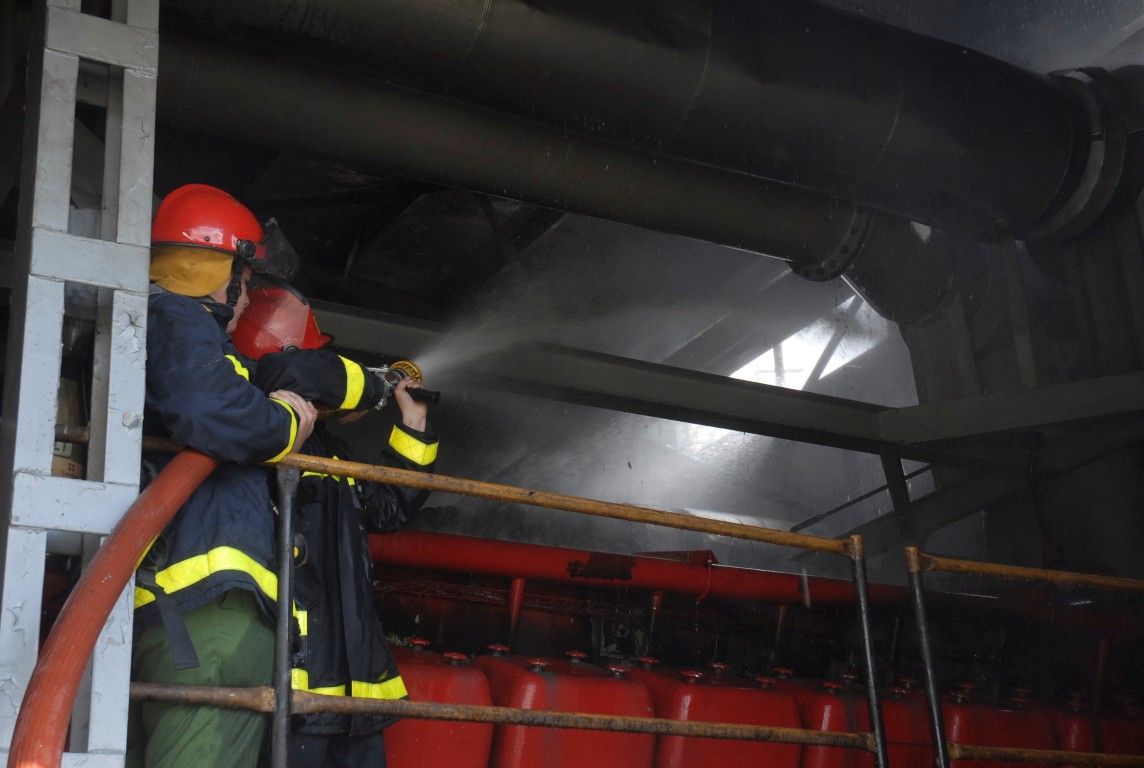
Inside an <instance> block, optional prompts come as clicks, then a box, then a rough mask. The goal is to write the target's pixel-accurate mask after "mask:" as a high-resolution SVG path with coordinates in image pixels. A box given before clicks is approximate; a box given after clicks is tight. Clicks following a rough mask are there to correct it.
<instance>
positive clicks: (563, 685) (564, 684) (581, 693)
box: [474, 652, 655, 768]
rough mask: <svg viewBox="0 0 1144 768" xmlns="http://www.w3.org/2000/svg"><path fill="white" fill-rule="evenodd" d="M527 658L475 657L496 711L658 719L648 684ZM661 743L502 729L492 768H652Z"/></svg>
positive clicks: (578, 658) (578, 661)
mask: <svg viewBox="0 0 1144 768" xmlns="http://www.w3.org/2000/svg"><path fill="white" fill-rule="evenodd" d="M583 658H584V654H582V653H578V652H572V655H571V660H568V661H565V660H563V659H541V658H529V657H525V656H508V655H503V656H502V655H495V656H494V655H490V656H479V657H477V659H476V661H475V662H474V665H475V666H476V667H477V668H478V669H480V670H481V671H482V672H484V673H485V675H486V676H487V677H488V680H489V686H490V689H491V691H492V697H493V703H494V704H496V705H498V706H505V707H516V708H519V709H539V710H550V711H557V712H590V713H593V714H601V715H621V716H629V717H653V716H654V714H653V713H654V711H653V709H652V703H651V696H650V695H649V694H648V691H647V688H645V687H644V686H643V684H641V683H639V682H637V681H635V680H629V679H625V678H623V677H622V676H621V675H622V673H621V672H619V671H617V672H615V673H614V674H609V673H607V672H605V671H603V670H601V669H599V668H598V667H596V666H593V665H591V664H586V663H584V662H583V660H582V659H583ZM654 753H655V737H654V736H652V735H650V734H642V733H607V732H601V731H582V730H572V729H566V728H539V727H534V726H520V725H509V726H500V727H498V728H497V729H496V734H495V736H494V738H493V751H492V761H491V762H490V763H489V765H490V768H581V767H582V766H584V765H588V764H590V765H591V766H592V768H650V767H651V764H652V757H653V755H654Z"/></svg>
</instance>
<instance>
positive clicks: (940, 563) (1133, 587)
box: [905, 547, 1144, 768]
mask: <svg viewBox="0 0 1144 768" xmlns="http://www.w3.org/2000/svg"><path fill="white" fill-rule="evenodd" d="M905 555H906V568H907V571H908V572H909V580H910V596H911V599H912V601H913V607H914V618H915V620H916V621H917V628H918V644H919V646H920V650H921V657H922V668H923V673H924V677H925V687H926V703H927V708H928V710H929V721H930V734H931V737H932V738H933V745H934V761H935V765H936V766H937V768H949V766H950V760H993V761H1000V762H1014V763H1041V764H1065V765H1078V766H1080V765H1083V766H1105V765H1109V766H1112V765H1116V766H1121V765H1135V766H1144V755H1115V754H1110V753H1103V752H1069V751H1065V750H1047V749H1025V748H1019V747H992V746H981V745H973V744H960V743H955V742H947V741H946V735H945V723H944V717H943V715H942V708H941V696H940V694H939V692H938V690H937V677H936V674H935V671H934V663H933V648H932V642H931V635H930V627H929V622H928V621H927V619H926V607H925V585H924V584H923V582H922V573H923V572H925V571H939V572H944V573H958V574H968V575H974V576H983V577H990V578H1000V579H1010V580H1015V581H1032V582H1040V583H1046V584H1056V585H1060V586H1084V587H1095V588H1098V589H1112V590H1123V591H1132V592H1141V593H1144V581H1139V580H1136V579H1125V578H1120V577H1116V576H1100V575H1096V574H1089V573H1072V572H1068V571H1054V570H1048V569H1044V568H1028V567H1023V566H1016V565H1002V564H999V563H985V562H980V561H977V560H959V559H956V558H950V557H938V556H937V555H930V554H927V553H924V552H922V551H920V550H919V549H918V548H917V547H906V549H905Z"/></svg>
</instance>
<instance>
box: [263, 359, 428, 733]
mask: <svg viewBox="0 0 1144 768" xmlns="http://www.w3.org/2000/svg"><path fill="white" fill-rule="evenodd" d="M339 359H340V360H342V361H344V363H345V366H346V368H347V369H348V367H349V366H350V365H351V363H352V361H345V359H344V358H338V357H337V356H336V355H334V354H333V353H332V352H329V351H326V350H301V351H299V350H292V351H289V352H283V353H278V354H274V355H267V356H266V357H263V358H262V360H261V361H260V363H259V369H258V373H257V375H256V377H255V380H256V382H257V383H258V384H259V385H260V386H261V387H263V388H265V389H266V390H267V391H272V390H274V389H291V390H293V391H296V392H298V393H299V394H301V395H303V396H304V397H307V398H308V399H310V400H313V401H315V402H318V403H321V404H323V405H332V406H335V407H336V406H337V405H338V403H339V402H341V399H342V396H343V394H344V392H343V391H342V384H341V382H340V379H339V377H338V375H337V371H338V370H339V369H340V368H342V366H340V365H338V364H337V361H338V360H339ZM352 365H356V363H352ZM348 378H350V379H353V378H355V377H354V376H352V375H351V376H350V377H348ZM377 386H378V383H377V381H376V379H374V377H372V376H370V375H368V374H367V375H366V376H365V386H364V388H363V393H362V397H361V399H360V407H369V406H371V405H373V404H375V403H377V402H378V400H379V399H380V396H381V392H380V388H378V389H376V390H375V389H374V388H375V387H377ZM388 438H389V439H388V442H387V444H386V446H385V449H384V453H383V458H382V463H384V464H386V465H388V466H393V467H399V468H403V469H412V470H422V471H432V468H433V465H434V462H435V461H436V457H437V438H436V436H435V435H433V434H432V433H431V432H417V431H415V430H412V429H409V428H407V427H404V426H402V425H394V426H393V427H392V430H391V431H390V433H389V436H388ZM302 453H307V454H311V455H319V456H327V457H336V458H343V459H348V458H351V457H350V456H348V455H347V451H346V449H345V446H344V445H343V444H341V443H340V441H337V440H336V439H335V438H334V437H333V436H332V435H330V434H329V433H328V432H327V431H326V430H325V429H324V427H323V426H322V425H321V424H319V425H318V427H317V428H316V429H315V431H314V435H313V436H312V437H311V438H310V440H308V441H307V442H306V444H305V445H304V446H303V447H302ZM427 496H428V492H427V491H421V490H417V489H413V488H405V487H401V486H390V485H384V484H379V483H367V482H359V481H356V480H354V479H353V478H345V477H337V476H332V475H323V474H318V473H314V472H305V473H303V475H302V479H301V483H300V485H299V490H298V497H297V501H296V503H295V516H294V534H295V539H294V543H295V547H294V552H295V562H294V600H295V602H296V603H297V604H298V608H299V610H300V611H303V612H304V617H303V618H304V621H305V623H306V631H305V632H303V633H302V636H301V637H300V639H299V642H298V645H297V647H296V649H295V657H294V669H293V671H292V677H293V684H294V688H295V689H296V690H306V691H311V692H314V693H321V694H327V695H336V696H359V697H367V698H380V699H397V698H404V697H405V696H406V690H405V683H404V682H403V681H402V679H401V676H400V674H399V673H398V670H397V667H396V665H395V664H394V662H393V658H392V656H391V655H390V653H389V650H388V648H387V647H386V645H385V641H384V635H383V631H382V626H381V622H380V620H379V618H378V615H377V613H376V611H375V610H374V607H373V563H372V560H371V559H370V554H369V545H368V539H367V534H368V533H371V532H373V533H383V532H387V531H395V530H397V529H399V528H401V527H402V526H403V525H405V523H406V522H408V521H409V519H410V517H411V516H412V515H413V514H415V513H416V512H417V510H419V509H420V508H421V505H422V504H423V503H424V502H425V499H426V497H427ZM299 721H300V728H299V730H301V731H302V732H304V733H313V734H321V733H330V734H333V733H349V734H353V735H362V734H368V733H374V732H376V731H378V730H380V729H381V728H383V727H384V726H385V725H386V724H387V722H388V721H387V720H386V719H385V718H380V717H369V716H352V717H351V716H348V715H337V714H326V713H315V714H310V715H305V716H300V718H299Z"/></svg>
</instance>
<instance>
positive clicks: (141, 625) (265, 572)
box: [130, 184, 316, 768]
mask: <svg viewBox="0 0 1144 768" xmlns="http://www.w3.org/2000/svg"><path fill="white" fill-rule="evenodd" d="M151 241H152V242H151V267H150V278H151V286H150V295H149V297H148V315H147V323H148V332H147V385H146V387H147V390H146V411H145V418H144V425H145V429H146V431H147V433H148V434H152V435H161V436H164V437H169V438H171V439H172V440H174V441H175V442H177V443H181V444H183V445H186V446H188V447H191V448H195V449H197V450H199V451H202V452H204V453H207V454H210V455H212V456H214V457H216V458H218V459H220V460H221V464H220V465H219V467H218V468H217V469H215V471H214V472H213V473H212V474H211V475H210V476H209V477H208V478H207V479H206V481H205V482H204V483H203V484H202V485H201V486H199V487H198V488H197V489H196V490H195V491H194V493H193V494H192V495H191V497H190V498H189V500H188V501H187V502H186V504H184V505H183V507H182V508H181V509H180V510H179V512H178V514H177V515H176V516H175V518H174V519H173V520H172V522H171V523H170V524H169V525H168V526H167V527H166V528H165V529H164V530H163V532H162V533H161V534H160V535H159V536H158V537H157V538H156V540H155V541H154V542H153V544H152V545H151V547H150V549H149V550H148V552H147V553H146V554H145V555H144V558H143V560H142V561H141V563H140V565H139V568H138V570H137V572H136V587H135V617H136V635H135V638H136V640H135V648H134V652H133V664H132V666H133V677H134V679H135V680H139V681H144V682H150V683H162V684H170V685H224V686H253V685H269V684H270V681H271V672H272V670H271V664H272V657H273V645H274V632H273V616H274V601H275V597H276V589H277V578H276V577H275V571H274V556H273V551H274V550H273V542H274V515H275V510H274V506H273V504H272V501H271V498H270V493H269V486H268V484H267V474H266V470H265V469H264V468H262V467H261V466H259V464H260V463H262V462H274V461H277V460H278V459H280V458H281V457H283V456H285V455H286V454H287V453H289V452H291V451H293V450H294V449H295V448H297V447H298V446H300V445H301V444H302V443H304V442H305V441H306V440H307V439H308V437H309V435H310V432H311V431H312V429H313V425H314V421H315V418H316V411H315V409H314V407H313V405H311V404H310V403H308V402H307V401H306V400H305V399H304V398H302V397H301V396H300V395H298V394H297V393H296V392H292V391H287V390H280V391H273V392H270V393H269V394H267V393H265V392H263V391H262V390H260V389H258V388H257V387H256V386H254V384H253V383H252V382H251V381H250V362H249V361H247V360H245V359H244V358H242V357H241V355H240V354H239V353H238V351H237V350H236V349H235V347H234V344H233V343H232V342H231V340H230V338H229V336H228V334H229V332H231V331H233V329H234V327H235V324H236V323H237V322H238V320H239V318H240V317H241V316H242V313H243V310H244V309H245V307H246V305H247V303H248V298H247V294H246V284H247V281H248V279H249V278H250V275H251V273H252V272H255V273H263V272H270V273H274V274H277V275H278V276H279V277H283V278H285V277H287V276H288V272H289V265H290V264H291V263H292V262H293V261H294V260H295V259H296V256H295V255H294V254H293V253H292V251H291V250H290V249H289V245H288V243H286V241H285V239H284V238H283V237H282V236H281V233H280V232H278V230H277V228H276V226H275V225H274V224H273V222H268V223H267V224H266V225H265V226H264V225H260V224H259V222H258V220H257V219H256V218H255V217H254V215H253V214H252V213H251V212H250V211H249V210H248V209H247V208H246V207H245V206H244V205H242V204H241V203H240V202H238V200H236V199H234V198H233V197H231V196H230V195H229V194H227V193H226V192H224V191H222V190H220V189H217V188H215V187H210V186H206V185H203V184H190V185H187V186H183V187H180V188H178V189H176V190H174V191H173V192H171V193H170V194H169V195H167V197H166V198H165V199H164V200H163V201H162V203H161V204H160V206H159V209H158V211H156V214H155V219H154V222H153V225H152V230H151ZM168 460H169V456H164V455H161V454H151V453H148V454H145V456H144V482H146V480H147V479H148V477H149V476H150V472H151V471H154V470H158V469H159V468H161V467H162V465H163V464H164V463H166V461H168ZM266 721H267V718H266V716H265V715H261V714H258V713H253V712H246V711H238V710H225V709H217V708H207V707H204V708H198V707H187V706H173V705H168V704H159V703H144V704H142V705H141V706H140V707H138V708H137V709H136V710H135V711H134V712H133V729H132V730H133V733H132V739H131V741H132V749H131V751H130V762H131V764H133V765H146V766H149V767H162V768H166V767H167V766H170V767H172V768H174V767H175V766H178V767H179V768H185V766H191V765H194V766H236V767H240V766H241V767H245V766H251V767H253V766H255V765H256V764H257V759H258V750H259V747H260V744H261V741H262V737H263V733H264V731H265V727H266Z"/></svg>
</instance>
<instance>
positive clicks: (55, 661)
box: [8, 450, 218, 768]
mask: <svg viewBox="0 0 1144 768" xmlns="http://www.w3.org/2000/svg"><path fill="white" fill-rule="evenodd" d="M216 466H218V460H217V459H213V458H211V457H210V456H207V455H206V454H203V453H199V452H198V451H192V450H183V451H181V452H180V453H179V454H178V455H177V456H175V458H174V459H172V460H171V463H169V464H168V465H167V466H166V467H164V468H163V471H162V472H160V473H159V475H158V476H157V477H156V478H155V479H154V480H153V481H152V482H151V484H150V485H148V486H147V488H146V489H145V490H144V491H143V493H142V494H140V496H139V498H138V499H136V500H135V503H134V504H132V505H131V507H130V509H128V510H127V513H126V514H125V515H124V516H123V519H121V520H120V521H119V524H118V525H117V526H115V530H114V531H112V532H111V535H110V536H108V537H107V540H106V541H105V542H104V543H103V546H102V547H100V548H99V551H98V552H96V554H95V557H94V558H92V561H91V564H90V565H89V566H88V568H87V570H86V571H85V572H84V574H83V576H82V577H80V580H79V584H77V585H76V588H75V589H74V590H73V591H72V594H71V597H69V598H68V600H67V602H66V603H65V604H64V607H63V610H62V611H61V612H60V615H59V618H58V619H57V620H56V623H55V626H53V627H52V631H51V633H50V634H49V635H48V639H47V641H46V642H45V643H44V647H43V648H42V649H41V650H40V655H39V658H38V660H37V661H36V667H35V669H34V670H33V671H32V678H31V680H29V681H28V689H27V692H26V693H25V694H24V703H23V705H22V706H21V707H20V714H19V715H18V716H17V718H16V730H15V731H14V732H13V734H12V746H11V751H10V752H9V754H8V768H58V766H59V764H60V760H61V759H62V757H63V751H64V736H65V734H66V733H67V726H68V720H69V719H70V718H71V711H72V705H73V704H74V702H75V695H76V690H77V689H78V688H79V681H80V677H81V676H82V675H83V671H84V668H85V667H86V666H87V660H88V659H89V658H91V654H92V651H93V650H94V649H95V641H96V640H97V639H98V637H99V633H100V631H102V629H103V625H104V623H106V621H107V616H108V615H109V614H110V613H111V609H112V608H113V607H114V606H115V601H116V600H117V599H118V598H119V595H120V594H122V592H123V587H124V585H125V584H127V580H128V579H130V578H131V574H133V573H134V572H135V565H136V563H138V562H139V558H140V557H142V556H143V552H144V551H145V550H146V549H147V547H148V546H149V545H150V543H151V541H152V540H153V539H154V538H155V537H156V536H158V535H159V533H160V532H161V531H162V530H163V528H164V526H166V525H167V523H168V522H170V520H171V518H173V517H174V516H175V513H176V512H178V511H179V508H180V507H181V506H183V503H184V502H185V501H186V500H187V499H188V498H189V497H190V495H191V493H192V492H193V491H194V490H195V488H197V487H198V486H199V484H200V483H202V481H203V480H205V479H206V478H207V475H209V474H210V473H211V472H212V471H213V470H214V468H215V467H216ZM77 596H78V598H79V599H77Z"/></svg>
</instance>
